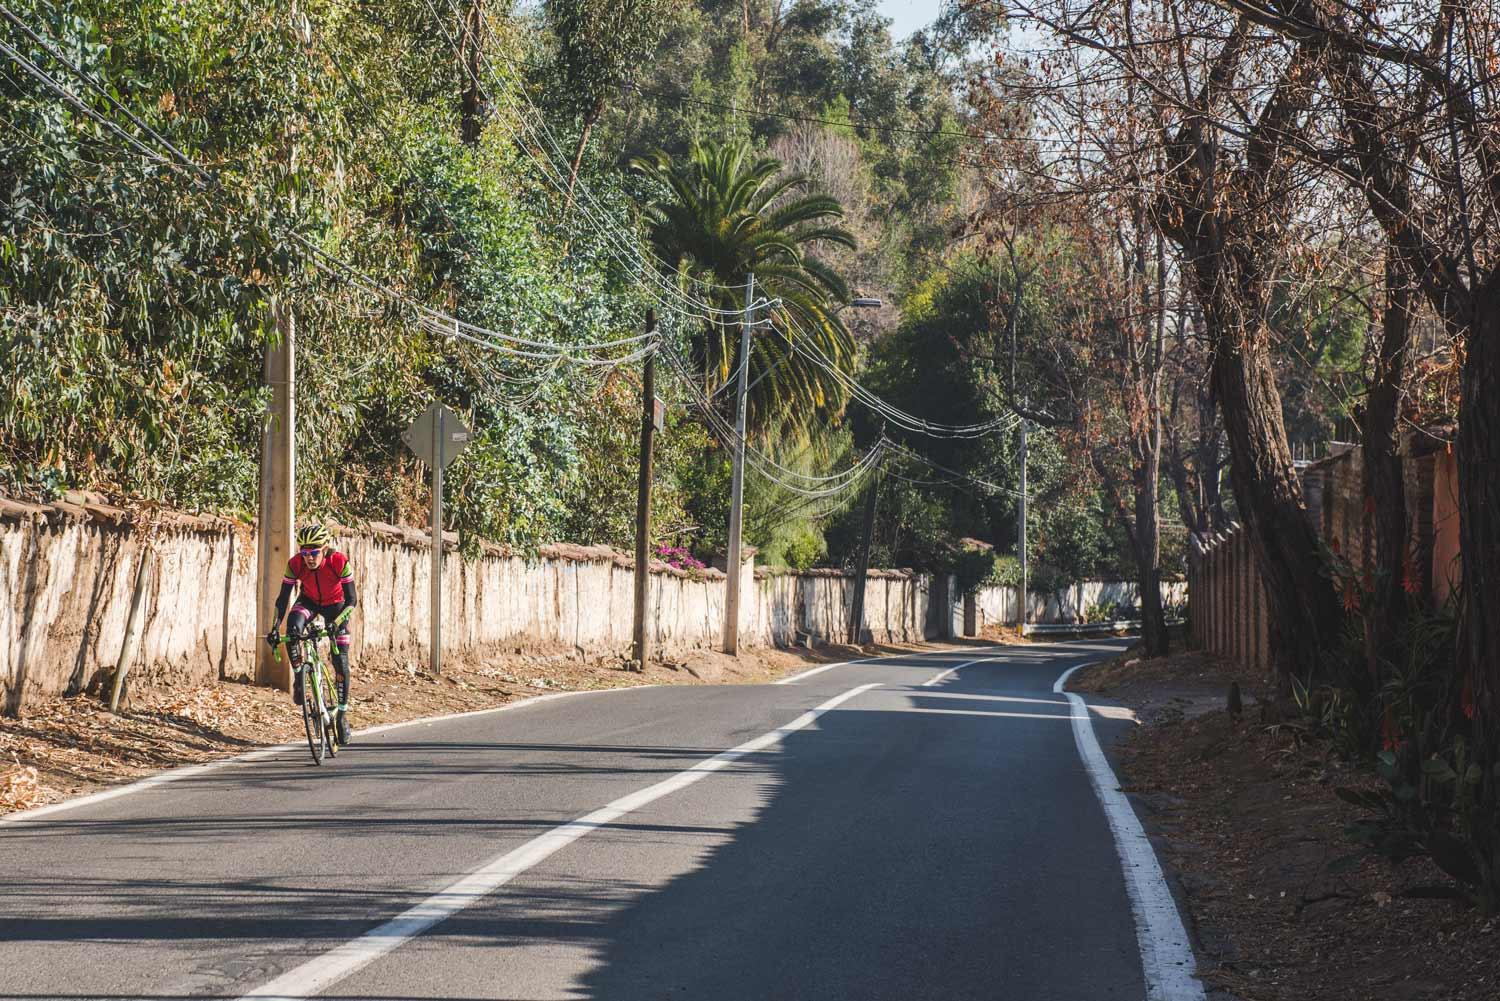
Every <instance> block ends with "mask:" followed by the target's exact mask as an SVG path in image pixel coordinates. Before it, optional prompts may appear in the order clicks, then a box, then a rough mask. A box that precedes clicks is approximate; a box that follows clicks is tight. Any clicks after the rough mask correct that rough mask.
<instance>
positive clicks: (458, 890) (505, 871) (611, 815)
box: [240, 684, 880, 1001]
mask: <svg viewBox="0 0 1500 1001" xmlns="http://www.w3.org/2000/svg"><path fill="white" fill-rule="evenodd" d="M879 687H880V685H878V684H873V685H860V686H859V687H858V688H851V689H849V690H848V691H847V692H844V693H843V694H842V695H837V696H835V697H833V698H831V699H829V700H828V701H827V702H824V703H823V704H822V705H819V706H818V707H817V708H815V709H810V710H808V711H807V712H805V713H803V714H802V715H801V716H798V717H797V718H796V719H794V720H792V721H791V722H790V723H788V724H786V725H785V726H780V727H777V728H776V729H775V730H772V731H770V732H768V733H763V734H761V735H760V736H759V737H756V738H755V739H754V740H750V741H746V742H745V743H743V744H741V745H739V746H738V747H733V748H730V749H729V750H727V751H723V752H721V753H719V754H715V755H714V756H713V757H711V758H705V759H703V760H702V761H700V762H698V763H697V764H696V765H694V766H693V767H691V768H689V769H687V770H686V771H682V772H678V773H677V774H676V775H673V776H672V777H671V778H668V779H663V780H662V781H661V782H658V783H656V784H655V785H650V786H647V787H646V788H644V789H640V790H637V791H636V792H633V793H631V794H630V795H628V796H622V797H621V798H619V799H617V800H615V801H614V802H612V803H609V804H607V805H606V806H603V807H600V808H599V809H597V810H595V811H594V812H593V813H589V814H585V815H584V816H582V817H579V818H578V819H577V820H574V821H571V822H570V823H567V824H563V825H562V826H561V827H555V828H553V829H552V830H550V831H548V832H547V833H546V834H542V835H538V836H537V837H535V838H532V839H531V840H530V841H528V842H526V843H525V844H523V845H521V846H520V847H519V848H516V849H513V850H512V851H509V852H506V853H505V854H504V855H501V856H499V857H498V858H495V859H492V860H491V861H490V862H488V863H486V864H485V865H484V866H483V867H482V868H480V869H477V870H476V871H474V872H472V873H470V874H469V875H467V876H465V877H464V878H462V879H460V880H458V882H456V883H453V884H452V885H450V886H448V887H445V888H444V889H442V890H439V891H438V892H437V893H434V894H433V895H432V896H430V897H428V898H427V899H426V900H424V901H422V902H421V903H420V904H417V905H416V906H415V907H413V908H411V909H409V910H407V911H405V912H403V913H401V914H398V915H397V916H396V917H394V918H392V919H391V920H389V921H387V922H385V924H382V925H380V926H379V927H378V928H375V929H373V930H371V931H368V932H366V933H365V934H363V935H361V936H360V937H359V938H356V939H354V940H352V941H350V942H346V943H344V944H343V945H341V946H339V947H337V948H335V949H332V950H330V951H328V952H325V953H323V954H322V955H321V956H318V957H317V958H316V959H311V960H308V961H307V962H305V963H303V964H302V965H301V966H298V967H295V968H293V969H291V970H288V971H287V972H286V973H283V974H282V975H281V976H279V977H277V978H276V979H275V980H272V981H271V982H270V983H267V984H265V985H263V986H261V987H259V988H257V989H256V990H253V991H251V992H250V993H249V994H246V995H244V997H242V998H241V999H240V1001H249V999H252V998H253V999H255V1001H272V999H274V1001H304V999H306V998H310V997H312V996H313V995H315V994H317V993H319V992H320V991H322V990H324V989H326V988H327V987H329V986H330V985H332V984H335V983H337V982H338V981H340V980H343V979H344V978H345V977H347V976H349V975H350V974H352V973H354V972H355V971H356V970H359V969H361V968H363V967H365V966H367V965H369V964H370V963H373V962H374V961H375V960H377V959H379V958H380V957H381V956H384V955H385V954H386V953H388V952H390V951H392V950H393V949H396V948H397V947H399V946H400V945H402V944H403V943H405V942H408V941H410V940H411V939H413V938H415V937H416V936H418V935H420V934H422V933H423V932H425V931H427V930H428V929H429V928H431V927H432V926H433V925H436V924H437V923H438V922H440V921H443V920H445V919H447V918H450V917H452V916H453V915H455V914H457V913H458V912H459V911H462V910H464V909H465V908H467V907H469V906H471V905H473V904H476V903H478V902H479V901H480V900H481V899H483V898H484V897H485V896H486V895H488V894H490V893H492V892H493V891H495V890H496V889H498V888H499V887H501V886H504V885H505V884H506V883H508V882H510V881H511V880H512V879H515V878H516V877H517V876H519V875H520V874H521V873H523V872H525V871H526V870H528V869H530V868H531V867H532V866H535V865H536V864H537V863H539V862H541V861H543V860H544V859H546V858H548V857H549V856H551V855H553V854H555V853H556V852H558V851H561V850H562V849H563V848H566V847H567V846H568V845H570V844H572V843H573V842H575V841H577V840H578V839H579V838H581V837H583V836H584V835H586V834H588V833H590V832H592V831H596V830H598V829H599V828H601V827H603V826H605V825H607V824H611V823H613V822H614V821H616V820H618V819H619V818H621V817H623V816H624V815H625V814H627V813H631V812H633V811H635V810H639V809H640V808H641V807H643V806H646V805H647V804H649V803H653V802H655V801H656V800H658V799H661V798H662V797H663V796H666V795H669V794H670V793H674V792H677V791H678V790H679V789H685V788H687V787H688V786H690V785H692V784H693V783H694V782H697V781H699V780H700V779H703V778H705V777H707V776H709V775H712V774H713V773H714V772H717V771H719V770H721V769H723V768H725V767H727V766H729V765H731V764H733V763H734V762H736V761H738V760H739V759H741V758H743V757H745V756H746V755H747V754H755V753H756V752H758V751H764V750H766V749H767V748H771V747H774V746H776V745H777V744H779V743H781V741H782V740H783V739H785V738H786V737H788V736H790V735H791V734H793V733H796V732H797V731H798V730H802V729H805V728H806V727H808V726H811V725H812V723H813V722H814V721H815V720H817V718H818V717H819V716H821V715H823V714H824V713H826V712H828V711H830V710H832V709H835V708H837V707H838V706H840V705H842V704H843V703H845V702H847V701H849V700H850V699H852V698H854V697H855V696H857V695H863V694H864V693H865V692H868V691H869V690H870V689H872V688H879Z"/></svg>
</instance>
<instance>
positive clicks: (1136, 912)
mask: <svg viewBox="0 0 1500 1001" xmlns="http://www.w3.org/2000/svg"><path fill="white" fill-rule="evenodd" d="M1083 666H1085V665H1083V664H1079V665H1078V666H1077V667H1070V668H1068V670H1066V671H1064V672H1063V674H1062V677H1060V678H1058V679H1057V682H1056V684H1054V685H1053V686H1052V690H1053V691H1054V692H1056V693H1057V694H1059V695H1065V696H1067V699H1068V702H1069V703H1070V704H1071V705H1072V717H1073V739H1074V741H1075V742H1076V743H1077V744H1078V756H1079V757H1080V758H1082V759H1083V765H1084V768H1085V769H1087V770H1088V773H1089V782H1090V783H1091V784H1092V785H1093V787H1094V795H1095V796H1097V797H1098V798H1099V805H1100V806H1102V807H1103V808H1104V816H1105V819H1107V820H1108V821H1109V829H1110V832H1111V833H1112V834H1113V835H1114V838H1115V851H1116V852H1117V853H1118V854H1119V856H1120V866H1121V868H1122V869H1123V871H1124V875H1125V891H1126V893H1127V894H1128V895H1129V897H1130V910H1131V913H1132V916H1133V917H1134V918H1135V938H1136V943H1137V945H1138V946H1139V948H1140V953H1141V972H1142V974H1143V976H1144V977H1145V980H1146V1001H1202V999H1203V996H1204V995H1203V984H1202V983H1201V982H1200V981H1199V980H1198V978H1197V977H1196V976H1194V972H1195V971H1196V970H1197V966H1198V963H1197V959H1196V958H1195V957H1194V956H1193V946H1192V943H1191V942H1190V941H1189V940H1188V934H1187V929H1186V928H1185V927H1184V926H1183V924H1182V915H1180V914H1178V913H1177V902H1176V901H1175V900H1173V899H1172V891H1171V890H1170V889H1168V887H1167V880H1166V877H1165V876H1164V875H1163V874H1162V871H1161V863H1160V862H1159V861H1158V860H1157V858H1156V850H1155V849H1154V848H1152V847H1151V841H1150V839H1149V838H1147V837H1146V832H1145V830H1144V829H1143V828H1142V827H1141V822H1140V819H1139V818H1138V817H1136V815H1135V809H1134V808H1133V807H1132V806H1131V805H1130V800H1129V799H1128V798H1127V797H1126V796H1125V794H1124V793H1123V792H1121V791H1120V780H1119V779H1117V778H1116V777H1115V773H1114V769H1112V768H1110V767H1109V759H1107V758H1106V757H1105V756H1104V751H1103V749H1102V748H1100V746H1099V738H1098V737H1097V736H1096V735H1095V733H1094V723H1093V720H1092V719H1091V718H1090V716H1089V709H1088V706H1087V705H1085V704H1084V701H1083V699H1082V698H1081V697H1080V696H1078V695H1074V694H1073V693H1072V692H1069V691H1067V690H1066V688H1067V683H1068V678H1069V677H1070V676H1071V675H1072V674H1073V672H1074V671H1076V670H1078V668H1079V667H1083Z"/></svg>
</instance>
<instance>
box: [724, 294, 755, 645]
mask: <svg viewBox="0 0 1500 1001" xmlns="http://www.w3.org/2000/svg"><path fill="white" fill-rule="evenodd" d="M754 302H755V275H754V274H751V275H749V276H748V277H747V278H746V279H745V311H744V312H743V313H742V314H741V315H740V370H739V376H738V382H739V388H738V390H736V392H735V408H734V473H733V475H732V476H731V477H730V481H729V552H728V554H727V557H728V558H727V559H726V560H725V563H724V575H725V578H726V579H725V584H726V585H727V586H726V588H725V593H724V652H725V653H727V654H730V655H738V654H739V652H740V530H741V528H742V527H743V522H744V506H745V505H744V499H745V399H746V397H747V395H748V393H747V389H748V381H749V375H750V328H751V326H752V325H753V323H754V319H755V318H754V316H753V315H752V314H753V310H752V308H751V307H752V305H753V303H754Z"/></svg>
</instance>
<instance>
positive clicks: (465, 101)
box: [459, 0, 484, 146]
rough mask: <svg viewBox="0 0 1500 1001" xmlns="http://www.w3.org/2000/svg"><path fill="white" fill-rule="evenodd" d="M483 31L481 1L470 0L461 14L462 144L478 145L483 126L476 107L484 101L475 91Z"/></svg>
mask: <svg viewBox="0 0 1500 1001" xmlns="http://www.w3.org/2000/svg"><path fill="white" fill-rule="evenodd" d="M483 30H484V0H473V3H472V4H471V5H470V7H469V12H468V14H467V15H466V16H465V17H464V30H463V44H462V46H461V50H462V54H461V56H460V58H461V59H462V60H463V63H464V69H463V79H464V89H463V96H462V98H461V99H460V104H459V120H460V123H461V128H462V133H463V140H464V144H465V145H467V146H477V145H479V134H480V132H482V131H483V129H484V121H483V117H482V115H481V114H480V109H481V107H482V105H483V104H484V95H483V94H482V93H481V92H480V90H479V81H480V79H481V78H482V70H483V62H482V60H483V53H484V50H483V49H482V48H481V44H482V43H481V36H482V32H483Z"/></svg>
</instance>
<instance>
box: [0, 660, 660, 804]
mask: <svg viewBox="0 0 1500 1001" xmlns="http://www.w3.org/2000/svg"><path fill="white" fill-rule="evenodd" d="M655 687H657V686H655V685H622V686H621V687H619V688H580V689H578V690H577V691H572V692H552V693H551V694H548V695H533V696H530V697H528V698H524V699H517V700H516V701H514V702H507V703H506V704H505V705H503V706H491V707H490V708H488V709H471V710H469V711H467V712H461V713H448V714H446V715H443V716H419V717H417V718H416V719H409V720H403V721H402V722H400V723H382V724H381V725H380V726H372V727H370V728H369V729H367V730H355V731H354V734H355V736H358V737H365V736H369V735H370V734H376V733H384V732H385V731H386V730H396V729H399V728H400V727H403V726H419V725H421V726H426V725H429V724H432V723H441V722H443V721H444V720H450V719H462V718H463V717H465V716H485V715H488V714H490V713H502V712H505V711H507V710H510V709H519V708H521V707H522V706H533V705H536V704H537V703H538V702H550V701H552V700H553V699H565V698H568V697H569V696H573V695H598V694H602V693H604V692H633V691H639V690H640V689H642V688H655ZM306 746H307V744H306V741H301V740H299V741H295V742H293V743H290V744H272V745H271V746H269V747H261V748H257V749H256V750H254V751H247V752H246V753H244V754H236V755H235V756H234V757H232V758H220V759H218V760H217V761H205V762H203V763H202V764H199V765H183V766H182V767H180V768H173V769H170V770H168V771H165V772H161V773H159V774H156V775H149V776H147V777H146V778H143V779H137V780H136V781H134V782H127V783H126V784H125V785H121V786H115V787H114V788H112V789H101V790H100V791H98V792H95V793H89V794H88V795H87V796H78V797H76V798H74V799H65V800H63V801H62V802H60V803H49V804H47V805H46V806H38V807H34V808H33V809H30V810H19V811H17V812H15V813H8V814H5V815H4V816H0V827H3V826H4V825H6V824H15V823H22V822H24V821H29V820H36V819H37V818H39V817H45V816H47V815H48V814H52V813H61V812H62V811H64V810H72V809H75V808H77V807H80V806H89V805H91V804H94V803H103V802H104V801H105V800H110V799H115V798H117V797H120V796H128V795H130V794H131V793H137V792H145V791H146V790H147V789H153V788H155V787H156V786H161V785H166V784H167V783H169V782H180V781H182V780H183V779H190V778H194V777H196V776H198V775H202V774H204V773H205V772H212V771H217V770H218V769H220V768H228V767H229V766H230V765H243V764H247V763H249V762H252V761H260V760H262V759H264V758H269V757H271V756H273V755H276V754H280V753H282V752H283V751H295V750H297V749H298V748H300V747H306Z"/></svg>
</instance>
